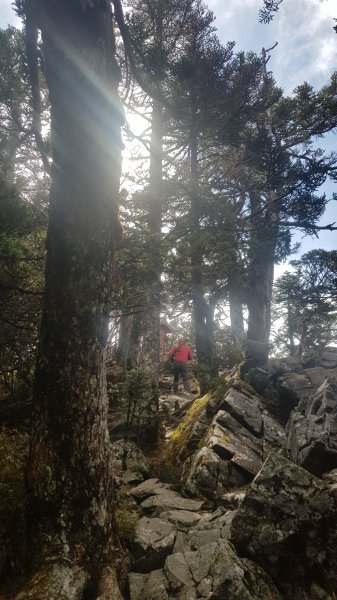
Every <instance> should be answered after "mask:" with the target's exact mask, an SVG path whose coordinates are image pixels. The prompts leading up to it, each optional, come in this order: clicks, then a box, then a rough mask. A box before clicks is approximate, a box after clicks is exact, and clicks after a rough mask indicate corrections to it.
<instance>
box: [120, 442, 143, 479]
mask: <svg viewBox="0 0 337 600" xmlns="http://www.w3.org/2000/svg"><path fill="white" fill-rule="evenodd" d="M111 453H112V465H113V469H114V473H116V474H117V475H118V474H121V473H122V472H123V471H125V473H124V475H123V480H124V481H125V482H126V483H139V482H140V481H143V479H144V478H145V477H147V475H148V474H149V471H150V467H149V462H148V460H147V458H146V457H145V456H144V454H143V452H142V451H141V450H140V449H139V448H138V446H137V445H136V444H135V443H134V442H131V441H129V442H125V441H124V440H117V441H116V442H113V444H111ZM123 463H125V467H124V464H123Z"/></svg>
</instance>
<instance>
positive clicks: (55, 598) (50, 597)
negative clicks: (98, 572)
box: [15, 563, 89, 600]
mask: <svg viewBox="0 0 337 600" xmlns="http://www.w3.org/2000/svg"><path fill="white" fill-rule="evenodd" d="M88 580H89V574H88V573H87V572H86V571H84V569H82V568H80V567H77V566H71V565H65V564H61V563H56V564H55V563H53V564H51V565H46V566H44V567H43V568H42V569H41V570H40V571H38V572H37V573H36V574H35V575H34V576H33V577H32V579H30V581H28V582H27V584H26V585H25V587H24V588H23V590H22V591H21V592H20V593H19V594H18V595H17V596H16V598H15V600H81V599H82V596H83V591H84V589H85V587H86V585H87V583H88Z"/></svg>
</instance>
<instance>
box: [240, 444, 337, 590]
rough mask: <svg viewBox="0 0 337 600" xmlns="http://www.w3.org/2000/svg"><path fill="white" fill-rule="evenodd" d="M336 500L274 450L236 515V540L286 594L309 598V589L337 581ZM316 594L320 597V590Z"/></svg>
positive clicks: (331, 586) (327, 586) (326, 587)
mask: <svg viewBox="0 0 337 600" xmlns="http://www.w3.org/2000/svg"><path fill="white" fill-rule="evenodd" d="M336 527H337V506H336V502H335V499H334V495H333V494H332V493H331V491H330V489H329V486H328V485H326V484H325V483H323V482H322V481H321V480H319V479H317V478H316V477H314V476H313V475H310V474H309V473H308V472H307V471H305V470H304V469H302V468H300V467H298V466H297V465H294V464H293V463H291V462H290V461H288V460H287V459H286V458H284V457H282V456H280V455H278V454H271V455H270V456H269V457H268V459H267V460H266V462H265V463H264V465H263V467H262V469H261V471H260V472H259V474H258V475H257V477H256V478H255V479H254V481H253V483H252V484H251V487H250V489H249V490H248V491H247V493H246V496H245V498H244V500H243V502H242V503H241V505H240V507H239V509H238V511H237V513H236V515H235V517H234V519H233V521H232V538H231V539H232V542H233V543H234V545H235V547H236V548H237V550H238V552H239V554H240V555H243V556H246V557H251V558H254V560H255V561H256V562H257V563H258V564H260V565H261V566H262V567H263V568H264V569H265V570H266V571H267V572H268V573H269V574H270V575H271V576H272V577H273V579H274V581H276V583H277V584H278V585H279V589H280V590H281V591H282V592H283V593H284V594H285V597H286V598H287V599H288V600H297V599H298V600H300V599H302V598H304V599H307V600H311V599H312V598H313V597H314V596H311V595H307V594H306V593H305V591H304V590H305V589H307V590H310V586H311V587H312V586H313V585H315V586H316V587H317V586H318V587H319V586H321V587H323V589H324V592H325V595H324V596H323V597H324V598H330V597H331V596H329V594H331V593H332V591H333V590H336V589H337V587H336V584H337V559H336V541H337V528H336ZM316 597H319V596H317V595H316Z"/></svg>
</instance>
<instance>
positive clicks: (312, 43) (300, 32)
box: [208, 0, 337, 254]
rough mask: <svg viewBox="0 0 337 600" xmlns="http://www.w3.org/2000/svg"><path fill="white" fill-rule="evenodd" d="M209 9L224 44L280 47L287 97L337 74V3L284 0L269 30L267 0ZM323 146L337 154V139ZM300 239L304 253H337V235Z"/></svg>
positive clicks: (336, 206)
mask: <svg viewBox="0 0 337 600" xmlns="http://www.w3.org/2000/svg"><path fill="white" fill-rule="evenodd" d="M208 6H209V8H210V9H211V10H212V11H213V12H214V14H215V17H216V21H215V26H216V27H217V30H218V35H219V37H220V39H221V40H222V41H223V42H226V41H228V40H233V41H235V42H236V48H237V50H238V51H239V50H245V51H247V50H253V51H254V52H256V53H260V52H261V49H262V48H263V47H265V48H270V47H272V46H273V45H274V44H275V42H278V45H277V47H276V48H275V49H274V50H273V52H272V56H271V59H270V61H269V63H268V65H269V69H270V70H271V71H273V74H274V77H275V79H276V82H277V85H278V86H280V87H281V88H282V89H283V90H284V92H285V94H291V92H292V90H293V89H294V88H295V87H296V86H297V85H299V84H300V83H303V82H304V81H307V82H308V83H310V84H311V85H313V86H314V87H315V88H317V89H319V88H320V87H322V86H323V85H325V84H327V83H328V82H329V78H330V76H331V75H332V73H333V72H334V71H335V70H337V34H336V33H335V31H334V30H333V26H334V21H333V19H334V17H336V18H337V3H336V1H335V0H322V2H320V1H319V0H284V1H283V4H281V6H280V8H279V12H278V13H277V14H276V16H275V17H274V20H273V21H272V22H271V23H270V24H269V25H263V24H260V23H259V22H258V13H259V9H260V8H261V6H262V0H226V1H225V0H209V1H208ZM318 144H319V146H320V147H324V148H326V149H327V150H328V151H332V150H336V151H337V135H336V134H330V135H329V136H327V137H326V139H325V140H319V142H318ZM324 191H325V192H326V194H327V196H328V197H331V195H332V193H333V192H337V186H336V184H334V183H332V182H327V183H326V185H325V186H324ZM333 221H336V223H337V202H331V203H330V204H329V205H328V207H327V210H326V212H325V215H324V216H323V218H322V219H321V224H322V225H324V224H327V223H331V222H333ZM295 239H296V241H298V242H301V249H300V252H299V254H302V253H304V252H308V251H309V250H311V249H313V248H325V249H326V250H336V249H337V231H334V232H329V231H321V232H320V233H319V238H318V239H317V238H316V237H314V238H311V237H308V236H306V237H304V238H303V236H302V235H301V234H300V233H296V236H295Z"/></svg>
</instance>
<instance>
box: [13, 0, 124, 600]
mask: <svg viewBox="0 0 337 600" xmlns="http://www.w3.org/2000/svg"><path fill="white" fill-rule="evenodd" d="M38 19H39V21H38V25H39V28H40V30H41V35H42V42H43V60H44V68H45V75H46V80H47V85H48V90H49V98H50V105H51V130H52V137H51V140H52V142H51V143H52V158H53V166H52V185H51V191H50V212H49V227H48V234H47V261H46V287H45V298H44V309H43V316H42V325H41V341H40V348H39V352H38V362H37V370H36V380H35V389H34V410H33V423H32V438H31V449H30V456H29V465H28V477H27V479H28V491H29V533H30V542H31V548H32V555H33V560H34V562H35V563H36V564H37V565H41V564H42V565H44V564H47V565H49V566H48V567H46V568H45V569H44V570H43V568H42V567H40V568H42V571H39V572H38V573H40V574H41V573H43V576H42V577H40V576H39V574H38V575H37V576H36V577H35V578H34V579H33V580H32V581H31V582H30V583H29V584H28V587H27V589H26V590H25V591H24V594H26V595H27V597H28V595H29V594H31V595H29V597H32V598H40V597H41V598H42V597H55V598H58V599H62V598H67V599H69V598H72V597H76V598H81V597H82V596H81V587H83V588H84V587H85V586H88V585H89V586H90V590H91V596H90V597H93V598H94V597H97V596H99V597H100V598H110V597H111V598H112V597H114V598H115V597H116V598H119V597H120V592H119V591H118V587H117V584H116V581H115V566H116V546H117V540H116V535H115V529H114V488H113V473H112V469H111V460H110V451H109V436H108V429H107V397H106V383H105V367H104V355H105V347H106V343H107V336H108V318H109V310H110V296H111V293H110V290H111V282H112V277H113V272H112V261H113V247H114V242H115V241H116V240H117V239H118V237H119V236H120V225H119V220H118V211H117V199H118V187H119V176H120V168H121V138H120V125H121V122H122V111H121V106H120V103H119V99H118V94H117V85H118V78H119V71H118V68H117V65H116V62H115V47H114V36H113V28H112V15H111V6H110V3H109V2H108V0H96V2H90V1H89V0H72V2H69V0H57V2H55V1H52V0H48V1H47V0H46V1H44V2H40V3H39V8H38ZM50 565H54V567H53V568H52V567H51V566H50ZM55 565H63V566H62V569H64V568H65V569H66V570H67V574H64V573H63V571H62V573H63V574H61V572H60V568H59V567H58V566H56V567H55ZM78 572H80V575H78ZM62 586H63V587H62ZM66 587H67V589H66ZM75 588H76V589H75ZM111 590H115V591H114V592H111ZM43 594H44V595H43ZM50 594H51V595H50ZM109 594H110V595H109ZM111 594H112V595H111ZM25 597H26V596H25Z"/></svg>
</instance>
